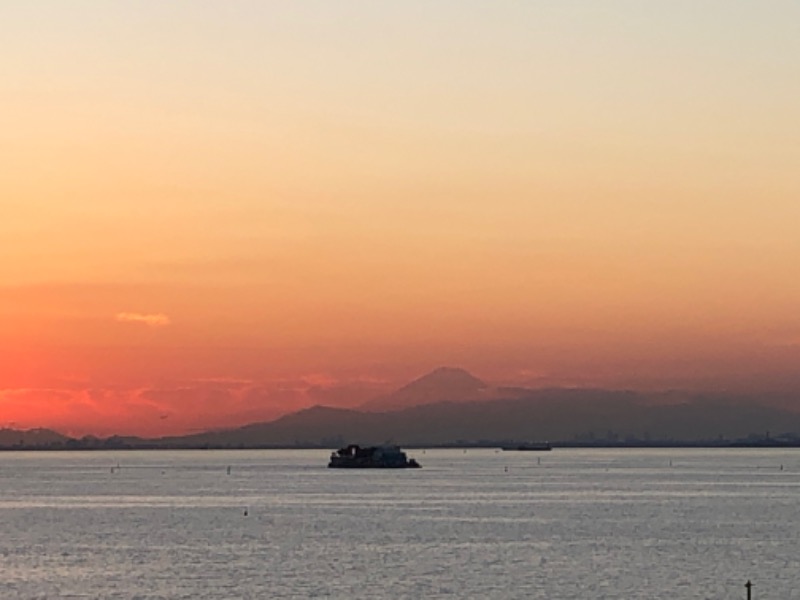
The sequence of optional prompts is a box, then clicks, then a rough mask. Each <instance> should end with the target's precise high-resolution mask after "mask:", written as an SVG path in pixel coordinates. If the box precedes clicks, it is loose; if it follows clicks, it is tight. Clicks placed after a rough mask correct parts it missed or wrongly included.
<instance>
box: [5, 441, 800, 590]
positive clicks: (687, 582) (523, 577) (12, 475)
mask: <svg viewBox="0 0 800 600" xmlns="http://www.w3.org/2000/svg"><path fill="white" fill-rule="evenodd" d="M409 454H410V455H411V456H414V457H416V458H417V459H418V460H419V461H420V462H421V463H422V464H423V467H424V468H423V469H420V470H403V471H358V470H357V471H349V470H347V471H339V470H328V469H326V468H325V465H326V463H327V457H328V452H325V451H242V452H234V451H226V452H222V451H196V452H169V451H161V452H74V453H73V452H61V453H1V454H0V526H1V527H2V529H0V534H1V535H0V574H1V575H0V598H3V599H13V598H25V599H28V598H119V599H127V598H142V599H144V598H187V599H189V598H191V599H206V598H207V599H223V598H339V599H352V598H369V599H383V598H386V599H388V598H392V599H395V598H476V599H477V598H542V599H548V600H557V599H570V598H581V599H584V598H586V599H603V598H615V599H619V598H625V599H637V598H641V599H656V598H665V599H666V598H669V599H671V600H672V599H676V598H713V599H720V600H728V599H738V598H742V599H743V598H744V597H745V591H744V587H743V584H744V583H745V581H746V580H747V579H748V578H749V579H752V580H753V582H754V583H755V584H756V587H755V589H754V594H753V598H754V600H756V599H762V598H763V599H768V598H769V599H774V600H778V599H780V600H787V599H793V598H798V599H800V552H798V550H797V547H798V540H800V503H798V498H799V497H800V451H796V450H561V449H557V450H554V451H553V452H549V453H535V452H500V451H495V450H469V451H467V452H464V451H462V450H427V451H422V450H417V451H413V452H410V453H409ZM228 466H230V467H231V470H230V474H228V472H227V467H228ZM245 512H247V514H246V515H245Z"/></svg>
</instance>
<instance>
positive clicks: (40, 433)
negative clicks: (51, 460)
mask: <svg viewBox="0 0 800 600" xmlns="http://www.w3.org/2000/svg"><path fill="white" fill-rule="evenodd" d="M69 439H70V438H68V437H67V436H65V435H61V434H60V433H57V432H55V431H52V430H50V429H27V430H19V429H0V448H15V447H16V448H28V447H46V446H57V445H60V444H64V443H66V442H67V441H68V440H69Z"/></svg>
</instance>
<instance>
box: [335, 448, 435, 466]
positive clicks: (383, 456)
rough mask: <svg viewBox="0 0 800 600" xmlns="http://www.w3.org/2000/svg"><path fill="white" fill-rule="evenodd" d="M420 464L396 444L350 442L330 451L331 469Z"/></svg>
mask: <svg viewBox="0 0 800 600" xmlns="http://www.w3.org/2000/svg"><path fill="white" fill-rule="evenodd" d="M420 466H421V465H420V464H419V463H418V462H417V461H416V460H414V459H413V458H408V457H407V456H406V453H405V452H403V451H402V450H400V448H398V447H397V446H367V447H364V448H362V447H361V446H359V445H357V444H350V445H349V446H345V447H344V448H340V449H339V450H336V451H335V452H332V453H331V460H330V462H329V463H328V467H329V468H331V469H419V468H420Z"/></svg>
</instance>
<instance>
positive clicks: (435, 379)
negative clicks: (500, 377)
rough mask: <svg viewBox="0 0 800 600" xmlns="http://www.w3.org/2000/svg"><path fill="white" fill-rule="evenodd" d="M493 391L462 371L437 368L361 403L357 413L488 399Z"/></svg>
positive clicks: (451, 368)
mask: <svg viewBox="0 0 800 600" xmlns="http://www.w3.org/2000/svg"><path fill="white" fill-rule="evenodd" d="M493 396H494V394H493V388H491V387H490V386H489V385H487V384H486V383H485V382H483V381H481V380H480V379H478V378H477V377H475V376H473V375H472V374H470V373H469V372H467V371H465V370H464V369H459V368H454V367H440V368H438V369H436V370H435V371H431V372H430V373H428V374H427V375H424V376H422V377H420V378H419V379H415V380H414V381H412V382H411V383H409V384H408V385H405V386H403V387H401V388H400V389H399V390H397V391H395V392H392V393H391V394H387V395H385V396H381V397H379V398H375V399H373V400H370V401H368V402H365V403H364V404H362V405H361V406H360V407H359V410H363V411H369V412H386V411H395V410H401V409H404V408H411V407H413V406H419V405H422V404H432V403H435V402H468V401H475V400H488V399H490V398H492V397H493Z"/></svg>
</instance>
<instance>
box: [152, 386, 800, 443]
mask: <svg viewBox="0 0 800 600" xmlns="http://www.w3.org/2000/svg"><path fill="white" fill-rule="evenodd" d="M768 432H769V433H768ZM784 434H791V435H789V436H788V437H786V438H785V439H800V437H798V434H800V414H798V413H793V412H789V411H785V410H781V409H777V408H772V407H767V406H762V405H759V404H757V403H755V402H754V401H751V400H749V399H736V398H730V397H725V396H709V395H697V396H691V397H689V398H687V401H686V402H682V403H678V404H675V403H673V404H658V403H654V402H653V400H652V398H651V397H649V396H646V395H643V394H639V393H636V392H630V391H614V390H581V389H553V390H539V391H535V392H530V393H529V394H528V395H527V396H525V397H523V398H512V399H508V400H491V401H474V402H468V403H457V402H440V403H434V404H424V405H420V406H414V407H411V408H405V409H402V410H396V411H391V412H366V411H355V410H345V409H337V408H329V407H323V406H317V407H313V408H310V409H306V410H302V411H300V412H297V413H293V414H291V415H287V416H285V417H282V418H280V419H277V420H275V421H271V422H269V423H259V424H253V425H248V426H246V427H242V428H240V429H234V430H230V431H220V432H211V433H205V434H198V435H193V436H187V437H183V438H170V439H164V440H161V441H160V442H162V443H163V444H164V445H167V446H175V447H180V446H183V447H186V446H191V447H197V446H204V445H208V446H214V447H220V446H221V447H257V446H261V447H264V446H325V447H337V446H339V445H343V444H345V443H361V444H376V443H384V442H394V443H397V444H401V445H416V446H421V445H448V444H458V443H460V444H475V443H485V442H500V441H512V440H514V441H544V440H547V441H551V442H569V443H575V444H595V443H612V444H614V443H622V442H626V441H627V442H632V441H637V440H638V441H640V442H649V441H655V440H659V441H670V442H674V443H691V442H697V441H701V440H704V441H721V440H741V439H745V438H747V437H748V436H753V435H755V436H768V435H771V436H772V438H773V439H776V438H777V437H778V436H783V435H784ZM793 436H794V437H793Z"/></svg>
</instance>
